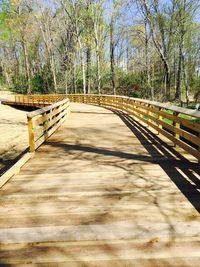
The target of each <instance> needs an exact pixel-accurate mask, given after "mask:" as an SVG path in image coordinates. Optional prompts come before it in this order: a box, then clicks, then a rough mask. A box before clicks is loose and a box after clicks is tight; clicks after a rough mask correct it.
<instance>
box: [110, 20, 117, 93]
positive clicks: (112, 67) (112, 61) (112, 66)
mask: <svg viewBox="0 0 200 267" xmlns="http://www.w3.org/2000/svg"><path fill="white" fill-rule="evenodd" d="M114 51H115V42H114V25H113V18H111V23H110V74H111V82H112V87H113V94H114V95H116V85H115V52H114Z"/></svg>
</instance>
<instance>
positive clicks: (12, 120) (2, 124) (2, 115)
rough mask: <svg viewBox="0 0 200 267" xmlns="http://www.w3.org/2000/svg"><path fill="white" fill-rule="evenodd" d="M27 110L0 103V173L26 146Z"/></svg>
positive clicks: (12, 162) (0, 173)
mask: <svg viewBox="0 0 200 267" xmlns="http://www.w3.org/2000/svg"><path fill="white" fill-rule="evenodd" d="M26 113H27V111H23V110H19V109H16V108H13V107H10V106H6V105H2V104H1V105H0V175H2V174H3V173H4V172H5V171H6V170H7V169H8V168H9V167H10V166H12V165H13V164H14V162H15V161H16V160H17V159H18V157H20V155H21V154H22V153H23V152H24V151H25V149H27V147H28V130H27V123H26Z"/></svg>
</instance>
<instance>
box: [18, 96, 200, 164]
mask: <svg viewBox="0 0 200 267" xmlns="http://www.w3.org/2000/svg"><path fill="white" fill-rule="evenodd" d="M14 98H15V99H14V101H15V102H16V103H24V105H25V104H26V103H29V104H30V105H34V103H35V104H37V105H38V104H39V105H42V104H43V105H44V106H45V105H47V104H49V103H55V102H58V101H61V100H63V99H66V98H68V99H69V100H70V101H71V102H77V103H86V104H93V105H98V106H102V107H109V108H113V109H117V110H121V111H123V112H125V113H127V114H129V115H131V116H132V117H133V118H134V119H136V120H139V121H141V122H143V123H145V124H146V125H148V126H150V127H151V128H153V129H155V130H156V131H158V133H160V134H162V135H164V136H165V137H167V138H168V139H169V140H171V141H172V142H173V143H174V144H175V145H178V146H180V147H181V148H183V149H184V150H185V151H187V152H188V153H190V154H191V155H193V156H194V157H196V158H197V159H198V160H200V112H199V111H197V110H190V109H186V108H180V107H176V106H172V105H170V104H163V103H159V102H154V101H148V100H144V99H138V98H130V97H125V96H111V95H95V94H94V95H81V94H69V95H64V94H63V95H61V94H60V95H31V96H22V95H16V96H14Z"/></svg>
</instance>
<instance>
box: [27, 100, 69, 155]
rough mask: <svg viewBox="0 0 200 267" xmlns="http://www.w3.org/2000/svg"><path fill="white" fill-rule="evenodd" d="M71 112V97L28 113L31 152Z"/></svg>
mask: <svg viewBox="0 0 200 267" xmlns="http://www.w3.org/2000/svg"><path fill="white" fill-rule="evenodd" d="M69 113H70V108H69V99H65V100H62V101H60V102H57V103H55V104H52V105H50V106H47V107H45V108H42V109H38V110H36V111H33V112H29V113H27V120H28V132H29V146H30V152H34V151H35V150H36V149H37V148H38V147H39V146H40V145H41V144H42V143H43V142H44V141H45V140H46V139H47V138H48V137H49V136H50V135H52V134H53V133H54V132H55V131H56V130H57V129H58V127H59V126H60V125H61V124H62V123H63V122H64V121H65V120H66V118H67V116H68V115H69Z"/></svg>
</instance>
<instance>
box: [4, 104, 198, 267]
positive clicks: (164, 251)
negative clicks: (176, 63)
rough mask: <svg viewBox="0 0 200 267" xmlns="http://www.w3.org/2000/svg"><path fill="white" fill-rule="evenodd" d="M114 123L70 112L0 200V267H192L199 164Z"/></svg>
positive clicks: (107, 114)
mask: <svg viewBox="0 0 200 267" xmlns="http://www.w3.org/2000/svg"><path fill="white" fill-rule="evenodd" d="M118 115H119V116H117V115H116V114H114V113H112V112H111V111H109V110H106V109H103V108H99V107H94V106H89V105H83V104H82V105H81V104H73V105H72V113H71V115H70V117H69V119H68V120H67V121H66V122H65V124H64V125H63V126H62V127H61V128H60V129H59V130H58V131H57V132H56V133H55V134H53V135H52V136H51V137H50V138H49V139H48V141H46V142H45V143H44V144H43V145H42V146H41V147H40V148H39V149H38V151H37V152H36V155H35V157H34V158H33V159H31V160H30V161H29V162H27V163H26V164H25V165H24V167H23V168H22V170H21V172H20V173H19V174H18V175H16V176H15V177H13V178H12V179H11V180H10V181H9V182H8V183H7V184H6V185H5V186H4V187H3V188H2V189H1V190H0V243H1V244H0V263H1V265H3V266H6V265H9V264H10V265H12V264H13V265H14V266H18V265H19V266H26V265H30V266H67V267H69V266H181V267H183V266H199V260H200V223H199V219H200V216H199V211H200V192H199V188H200V180H199V177H200V176H199V173H200V169H199V166H198V164H197V163H195V162H191V161H187V160H184V158H183V155H181V154H179V153H178V152H177V151H175V150H174V149H173V148H172V147H171V146H168V145H165V144H164V143H162V141H161V140H160V139H159V138H158V136H157V135H155V134H152V133H151V132H150V131H149V130H148V128H144V127H143V126H141V125H139V124H138V123H137V122H135V121H134V120H132V119H131V118H128V117H127V116H123V117H122V116H121V114H118ZM180 159H181V160H180Z"/></svg>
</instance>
